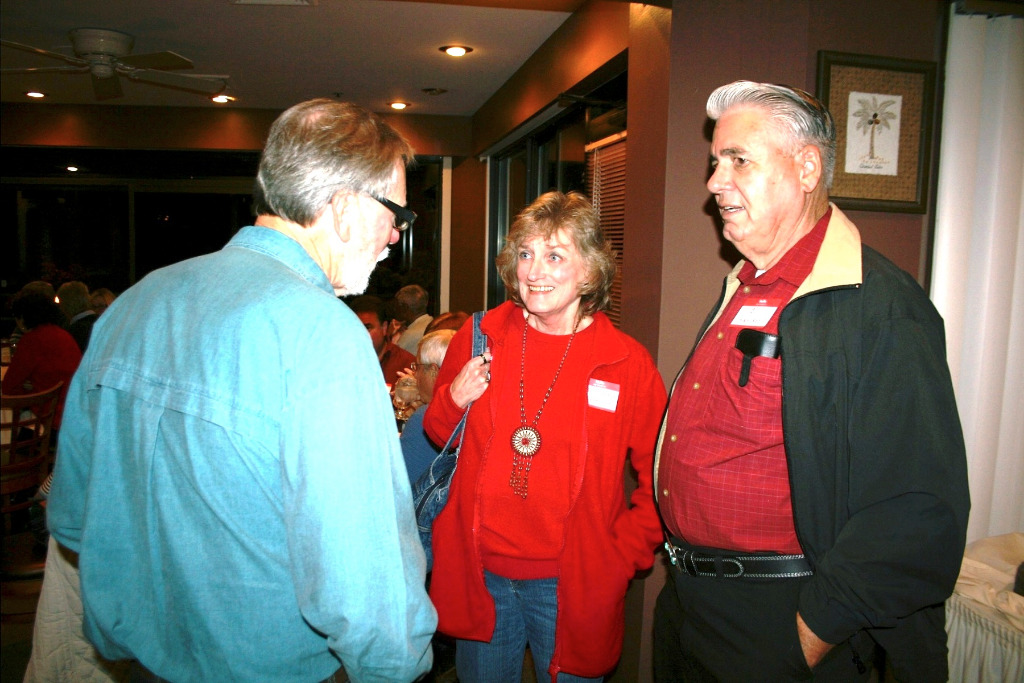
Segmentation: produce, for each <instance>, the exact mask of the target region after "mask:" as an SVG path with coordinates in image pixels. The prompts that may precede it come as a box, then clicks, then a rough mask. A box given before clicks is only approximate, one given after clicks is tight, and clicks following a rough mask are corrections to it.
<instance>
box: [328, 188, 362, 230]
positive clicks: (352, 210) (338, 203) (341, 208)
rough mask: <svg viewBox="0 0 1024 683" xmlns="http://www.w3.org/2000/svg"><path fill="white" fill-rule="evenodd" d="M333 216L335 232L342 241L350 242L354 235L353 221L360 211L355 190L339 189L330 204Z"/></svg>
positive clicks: (329, 207)
mask: <svg viewBox="0 0 1024 683" xmlns="http://www.w3.org/2000/svg"><path fill="white" fill-rule="evenodd" d="M328 209H329V210H330V212H331V216H332V217H333V219H334V232H335V233H337V235H338V239H340V240H341V241H342V242H348V241H349V239H351V237H352V230H351V226H352V224H353V223H352V221H353V220H355V218H356V215H355V214H356V213H357V212H358V211H359V204H358V197H357V196H356V195H355V193H353V192H348V191H346V190H338V191H337V192H335V193H334V196H333V197H332V198H331V203H330V205H329V206H328Z"/></svg>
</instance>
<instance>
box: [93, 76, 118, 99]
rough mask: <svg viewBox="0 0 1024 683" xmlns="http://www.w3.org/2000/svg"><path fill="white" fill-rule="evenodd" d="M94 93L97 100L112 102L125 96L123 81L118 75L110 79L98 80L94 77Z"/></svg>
mask: <svg viewBox="0 0 1024 683" xmlns="http://www.w3.org/2000/svg"><path fill="white" fill-rule="evenodd" d="M92 91H93V92H94V93H95V94H96V99H97V100H112V99H114V98H115V97H121V96H122V95H123V94H124V93H123V92H122V90H121V80H120V79H119V78H118V77H117V75H116V74H115V75H113V76H111V77H110V78H96V77H95V76H93V77H92Z"/></svg>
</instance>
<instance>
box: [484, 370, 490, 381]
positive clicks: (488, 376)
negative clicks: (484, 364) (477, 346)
mask: <svg viewBox="0 0 1024 683" xmlns="http://www.w3.org/2000/svg"><path fill="white" fill-rule="evenodd" d="M485 381H487V382H490V381H491V371H490V370H488V371H487V379H486V380H485Z"/></svg>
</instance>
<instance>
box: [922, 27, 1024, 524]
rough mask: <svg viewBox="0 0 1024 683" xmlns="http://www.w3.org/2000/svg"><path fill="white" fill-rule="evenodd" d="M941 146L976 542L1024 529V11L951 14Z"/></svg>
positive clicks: (951, 342) (938, 260)
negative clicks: (1022, 13)
mask: <svg viewBox="0 0 1024 683" xmlns="http://www.w3.org/2000/svg"><path fill="white" fill-rule="evenodd" d="M951 11H952V8H951ZM941 144H942V147H941V162H940V164H939V187H938V198H937V202H938V206H937V212H936V226H935V253H934V259H933V266H934V267H933V274H932V291H931V296H932V300H933V301H934V302H935V305H936V307H937V308H938V309H939V312H940V313H941V314H942V316H943V318H944V319H945V321H946V339H947V344H948V357H949V367H950V370H951V372H952V373H953V384H954V386H955V388H956V396H957V403H958V405H959V409H960V419H961V421H962V423H963V428H964V439H965V441H966V443H967V460H968V471H969V476H970V486H971V504H972V507H971V519H970V523H969V526H968V532H967V540H968V542H970V541H973V540H976V539H979V538H984V537H987V536H992V535H996V534H1003V533H1008V532H1011V531H1024V19H1021V18H1014V17H996V18H989V17H986V16H962V15H957V14H955V13H954V14H953V15H952V18H951V24H950V31H949V49H948V56H947V64H946V82H945V99H944V106H943V114H942V143H941Z"/></svg>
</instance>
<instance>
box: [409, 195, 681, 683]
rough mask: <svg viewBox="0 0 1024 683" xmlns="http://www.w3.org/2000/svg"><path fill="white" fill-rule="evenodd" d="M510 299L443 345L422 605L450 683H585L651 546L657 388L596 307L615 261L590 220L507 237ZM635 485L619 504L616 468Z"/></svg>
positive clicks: (645, 364)
mask: <svg viewBox="0 0 1024 683" xmlns="http://www.w3.org/2000/svg"><path fill="white" fill-rule="evenodd" d="M497 266H498V270H499V271H500V273H501V276H502V280H503V281H504V283H505V287H506V289H507V291H508V294H509V296H510V298H511V301H508V302H506V303H504V304H502V305H501V306H498V307H497V308H495V309H493V310H491V311H489V312H488V313H487V315H486V316H484V319H483V322H482V324H481V329H482V331H483V332H484V333H485V334H486V335H487V338H488V350H487V351H486V352H485V353H484V354H482V355H481V356H477V357H474V358H470V353H471V350H470V349H471V346H472V324H471V323H467V325H466V326H464V327H463V328H462V329H461V330H460V331H459V333H458V334H457V335H456V336H455V338H454V339H453V340H452V342H451V345H450V346H449V349H448V354H447V356H446V361H447V362H445V363H444V365H442V366H441V371H440V374H439V376H438V379H437V384H436V388H435V391H434V399H433V400H432V401H431V402H430V404H429V407H428V409H427V412H426V415H425V420H424V425H425V428H426V431H427V434H428V435H429V436H430V438H431V439H432V440H434V441H435V442H436V443H444V442H445V440H446V439H447V438H448V436H449V435H450V434H451V432H452V430H453V429H454V428H455V426H456V424H457V423H458V422H459V420H460V419H461V417H462V414H463V413H464V412H465V411H466V409H467V408H469V406H470V404H473V406H472V408H471V409H470V410H469V418H468V421H467V423H466V430H465V433H464V435H463V437H462V439H463V447H462V450H461V452H460V454H459V464H458V468H457V469H456V471H455V475H454V478H453V480H452V484H451V490H450V494H449V500H448V504H447V506H446V507H445V509H444V510H443V511H442V512H441V514H440V515H439V516H438V517H437V519H436V520H435V523H434V530H433V552H434V568H433V575H432V578H431V585H430V595H431V598H432V599H433V602H434V605H435V607H436V608H437V611H438V619H439V622H438V630H439V631H442V632H444V633H447V634H449V635H451V636H454V637H455V638H457V639H458V644H457V649H456V670H457V671H458V675H459V680H460V681H462V682H463V683H474V682H486V683H500V682H502V681H509V682H510V683H511V682H513V681H514V682H518V681H519V680H520V676H521V668H522V663H523V655H524V651H525V648H526V646H527V645H529V647H530V651H531V653H532V655H533V660H534V666H535V667H536V673H537V677H538V680H552V681H554V680H555V678H556V676H557V680H558V681H578V680H601V679H602V677H603V676H604V675H605V674H606V673H608V672H609V671H610V670H611V669H612V668H614V666H615V664H616V662H617V661H618V659H619V654H620V653H621V650H622V638H623V628H624V619H623V608H624V600H625V594H626V588H627V586H628V584H629V581H630V579H632V578H633V575H634V574H635V572H636V571H637V570H642V569H647V568H648V567H650V566H651V564H652V563H653V561H654V549H655V547H656V546H657V545H658V542H659V540H660V538H661V529H660V524H659V521H658V515H657V512H656V511H655V508H654V498H653V494H652V490H651V485H652V472H653V462H652V458H653V452H654V447H655V442H656V441H657V435H658V428H659V421H660V418H661V414H662V411H663V409H664V406H665V387H664V383H663V382H662V380H661V376H660V375H659V374H658V371H657V369H656V368H655V366H654V363H653V362H652V360H651V357H650V355H649V354H648V353H647V351H646V350H645V349H644V348H643V347H642V346H641V345H640V344H639V343H637V342H636V341H635V340H633V339H632V338H630V337H628V336H626V335H625V334H623V333H622V332H619V331H618V330H617V329H615V327H614V326H613V325H612V323H611V322H610V321H609V319H608V317H607V316H606V315H605V314H604V313H602V312H601V311H602V310H603V309H604V308H606V307H607V306H608V303H609V292H610V290H611V285H612V281H613V280H614V278H615V261H614V258H613V254H612V252H611V248H610V246H609V245H608V243H607V242H606V241H605V239H604V235H603V233H602V231H601V227H600V223H599V221H598V215H597V212H596V211H595V210H594V208H593V207H592V206H591V204H590V202H589V200H587V199H586V198H585V197H584V196H582V195H580V194H576V193H570V194H568V195H565V194H562V193H560V192H549V193H547V194H545V195H543V196H541V197H539V198H538V199H537V200H536V201H535V202H534V203H533V204H532V205H530V206H529V207H527V208H526V209H524V210H523V212H522V213H521V214H520V215H519V217H518V218H517V219H516V221H515V223H514V224H513V226H512V228H511V230H510V232H509V235H508V238H507V242H506V245H505V248H504V250H503V251H502V252H501V254H500V255H499V256H498V258H497ZM627 459H628V460H629V462H630V463H631V464H632V467H633V469H634V470H635V471H636V473H637V478H638V481H639V485H638V486H637V488H636V489H635V490H634V491H633V493H632V495H631V496H630V498H629V500H628V501H627V499H626V495H625V492H624V489H623V479H622V474H623V467H624V465H625V463H626V461H627Z"/></svg>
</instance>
